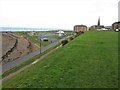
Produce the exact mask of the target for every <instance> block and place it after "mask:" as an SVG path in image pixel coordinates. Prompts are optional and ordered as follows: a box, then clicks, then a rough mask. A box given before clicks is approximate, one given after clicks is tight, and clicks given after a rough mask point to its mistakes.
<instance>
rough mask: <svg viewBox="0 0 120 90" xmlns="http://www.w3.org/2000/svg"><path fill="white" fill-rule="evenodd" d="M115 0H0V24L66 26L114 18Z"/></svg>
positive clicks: (111, 20) (115, 10) (109, 22)
mask: <svg viewBox="0 0 120 90" xmlns="http://www.w3.org/2000/svg"><path fill="white" fill-rule="evenodd" d="M118 1H119V0H0V26H10V27H37V28H41V27H42V28H66V29H73V26H74V25H79V24H84V25H87V26H91V25H96V24H97V21H98V17H99V16H100V18H101V24H103V25H105V26H107V25H111V24H112V23H113V22H116V21H118Z"/></svg>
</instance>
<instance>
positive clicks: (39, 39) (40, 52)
mask: <svg viewBox="0 0 120 90" xmlns="http://www.w3.org/2000/svg"><path fill="white" fill-rule="evenodd" d="M39 40H40V54H41V46H42V45H41V35H40V37H39Z"/></svg>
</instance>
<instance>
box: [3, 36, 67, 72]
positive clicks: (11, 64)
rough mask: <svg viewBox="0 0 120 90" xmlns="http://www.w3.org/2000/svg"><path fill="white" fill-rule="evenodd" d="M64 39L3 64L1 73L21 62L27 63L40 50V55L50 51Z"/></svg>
mask: <svg viewBox="0 0 120 90" xmlns="http://www.w3.org/2000/svg"><path fill="white" fill-rule="evenodd" d="M64 39H65V38H63V39H60V40H57V41H55V42H53V43H51V44H50V45H48V46H45V47H41V48H39V49H38V50H36V51H34V52H31V53H29V54H27V55H24V56H21V57H20V58H18V59H16V60H14V61H11V62H8V63H6V64H3V65H2V73H4V72H6V71H8V70H10V69H12V68H14V67H15V66H17V65H19V64H21V63H23V62H25V61H27V60H29V59H30V58H32V57H34V56H36V55H38V54H39V53H40V49H41V53H42V52H45V51H46V50H48V49H50V48H51V47H53V46H55V45H57V44H58V43H59V42H61V41H62V40H64Z"/></svg>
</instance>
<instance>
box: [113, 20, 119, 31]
mask: <svg viewBox="0 0 120 90" xmlns="http://www.w3.org/2000/svg"><path fill="white" fill-rule="evenodd" d="M112 30H114V31H116V30H119V31H120V21H119V22H115V23H113V24H112Z"/></svg>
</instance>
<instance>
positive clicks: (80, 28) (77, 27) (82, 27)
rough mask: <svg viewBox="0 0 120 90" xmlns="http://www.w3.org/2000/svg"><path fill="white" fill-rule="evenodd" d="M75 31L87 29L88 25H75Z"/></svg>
mask: <svg viewBox="0 0 120 90" xmlns="http://www.w3.org/2000/svg"><path fill="white" fill-rule="evenodd" d="M74 31H75V32H80V31H87V26H86V25H75V26H74Z"/></svg>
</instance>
